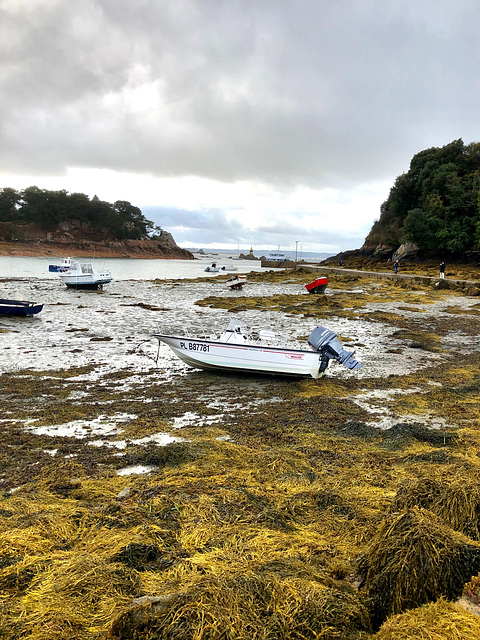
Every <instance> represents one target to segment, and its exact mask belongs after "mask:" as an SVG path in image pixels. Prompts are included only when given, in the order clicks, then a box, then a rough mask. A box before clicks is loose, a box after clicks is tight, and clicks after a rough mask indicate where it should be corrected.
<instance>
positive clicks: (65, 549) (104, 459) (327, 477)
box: [0, 268, 480, 640]
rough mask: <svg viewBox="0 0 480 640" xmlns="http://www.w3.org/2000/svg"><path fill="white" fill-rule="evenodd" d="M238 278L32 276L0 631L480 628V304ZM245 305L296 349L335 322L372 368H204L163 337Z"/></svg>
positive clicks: (331, 634) (16, 350)
mask: <svg viewBox="0 0 480 640" xmlns="http://www.w3.org/2000/svg"><path fill="white" fill-rule="evenodd" d="M459 269H460V268H459ZM459 269H458V270H459ZM227 277H228V276H220V277H212V278H202V279H201V280H199V279H197V280H195V279H192V280H182V281H175V280H169V281H167V280H158V281H157V280H156V281H143V282H139V281H137V282H135V281H123V282H117V283H112V286H111V287H110V286H109V287H108V288H107V287H106V288H105V290H104V291H101V292H80V291H67V290H65V289H62V288H60V287H59V286H58V283H57V282H56V281H42V280H38V281H36V282H35V283H34V285H33V291H34V293H35V294H36V296H37V298H40V299H41V300H43V301H45V307H44V310H43V311H42V313H41V314H40V315H39V316H38V317H34V318H20V319H1V320H0V340H1V341H2V347H3V348H2V361H1V363H0V372H1V376H0V399H1V405H2V408H3V411H2V415H1V416H0V428H1V432H2V438H1V441H0V491H1V504H0V531H1V533H2V535H1V538H0V586H1V595H0V635H1V636H2V637H5V638H11V639H15V640H16V639H17V638H18V639H20V638H22V640H23V639H29V640H40V639H41V640H50V639H51V640H53V639H62V640H67V639H69V640H70V639H72V638H75V639H79V640H100V639H103V640H106V639H107V638H108V639H110V640H126V639H127V638H128V639H136V640H147V639H148V640H160V639H164V638H166V639H172V640H177V639H178V640H187V639H193V638H198V639H200V638H203V639H209V640H210V639H211V640H217V639H218V640H220V639H222V640H223V639H231V640H233V639H236V640H250V639H251V638H256V639H258V640H277V639H279V638H283V639H285V640H287V639H288V640H289V639H295V640H300V639H310V638H312V639H313V638H322V639H323V640H326V639H327V640H328V639H330V638H331V639H342V640H347V639H348V640H366V639H373V638H375V639H376V640H389V639H397V638H398V639H400V638H402V639H407V640H408V639H413V638H428V637H442V638H445V639H446V640H449V639H450V638H458V637H461V638H462V639H464V640H470V639H472V640H473V638H478V637H479V635H480V617H479V616H478V615H477V614H476V611H477V606H478V604H479V603H480V577H479V575H480V482H479V480H478V478H479V472H480V457H479V455H480V417H479V416H480V343H479V340H478V336H479V329H480V303H479V300H480V298H478V297H475V296H471V297H467V296H465V295H464V292H462V291H460V290H454V289H452V290H448V289H441V290H437V289H435V288H434V287H433V285H432V286H426V285H418V284H415V283H413V282H411V281H406V280H402V279H399V280H398V281H391V280H381V279H376V278H374V277H372V278H371V279H366V278H358V277H355V275H351V274H348V275H343V274H339V275H337V274H335V275H332V276H331V277H329V287H328V289H327V293H326V295H320V296H316V295H309V294H307V293H306V291H305V289H304V284H305V283H306V282H308V281H310V280H311V279H312V278H311V276H309V275H308V274H306V273H302V272H301V271H299V272H294V271H289V272H283V271H282V272H279V271H275V272H274V271H272V272H265V273H263V272H257V273H251V274H248V276H247V285H246V286H245V288H244V290H243V291H240V292H231V291H228V290H226V288H225V286H224V282H225V280H226V279H227ZM2 285H3V289H4V292H5V297H17V298H19V297H23V298H28V299H32V283H31V282H29V283H26V282H24V281H16V282H15V281H12V280H9V281H4V282H2ZM14 293H15V295H13V294H14ZM231 314H237V315H238V317H239V318H241V319H242V320H243V321H244V322H245V324H247V325H248V326H250V327H253V328H257V329H258V328H269V329H270V328H271V329H274V330H275V331H276V332H278V333H281V334H284V335H285V336H287V337H288V338H291V339H293V340H296V341H298V343H299V344H302V343H304V344H305V343H306V338H307V337H308V335H309V333H310V331H311V330H312V329H313V327H314V326H317V325H325V326H327V327H328V328H330V329H332V330H334V331H335V332H336V333H337V334H338V335H339V337H340V339H341V340H342V342H343V344H344V346H345V348H347V349H352V350H353V349H355V350H356V354H357V357H358V359H359V360H360V361H361V362H362V363H363V365H364V366H363V368H362V369H360V370H358V371H356V372H351V371H347V370H345V369H343V368H342V367H341V366H340V365H337V364H335V363H333V364H332V365H331V366H330V367H329V368H328V369H327V372H326V375H325V376H324V377H322V378H320V379H319V380H313V379H312V380H291V379H282V378H270V377H255V376H247V375H243V376H242V375H221V374H213V373H208V372H203V371H196V370H193V369H190V368H188V367H187V366H186V365H184V364H183V363H181V362H180V361H178V360H177V359H176V358H175V356H173V354H172V353H171V352H170V351H169V350H168V348H166V347H160V348H159V347H158V343H156V341H155V340H154V339H153V340H152V338H151V335H152V334H153V333H155V332H156V331H158V330H159V329H161V330H162V332H164V333H178V332H179V331H182V330H183V331H184V330H186V329H188V331H189V332H190V333H192V334H195V333H201V334H203V335H205V334H208V333H214V332H216V331H219V330H222V329H223V328H224V327H225V326H226V325H227V324H228V321H229V318H230V317H231ZM435 633H436V634H437V636H435ZM422 634H423V635H422ZM429 634H430V635H429ZM449 634H450V635H449ZM455 634H457V635H455Z"/></svg>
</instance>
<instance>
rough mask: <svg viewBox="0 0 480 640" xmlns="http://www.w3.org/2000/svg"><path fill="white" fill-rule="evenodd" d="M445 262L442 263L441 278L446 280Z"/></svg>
mask: <svg viewBox="0 0 480 640" xmlns="http://www.w3.org/2000/svg"><path fill="white" fill-rule="evenodd" d="M445 266H446V265H445V262H444V261H443V260H442V262H440V278H445Z"/></svg>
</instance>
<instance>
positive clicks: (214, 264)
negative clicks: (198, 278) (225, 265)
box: [205, 262, 220, 273]
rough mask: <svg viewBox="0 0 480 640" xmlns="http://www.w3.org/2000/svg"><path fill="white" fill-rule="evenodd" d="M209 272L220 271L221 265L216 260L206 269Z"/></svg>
mask: <svg viewBox="0 0 480 640" xmlns="http://www.w3.org/2000/svg"><path fill="white" fill-rule="evenodd" d="M205 271H206V272H207V273H218V272H219V271H220V267H219V266H218V265H217V263H216V262H212V264H211V265H210V266H209V267H207V268H206V269H205Z"/></svg>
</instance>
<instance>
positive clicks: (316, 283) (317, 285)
mask: <svg viewBox="0 0 480 640" xmlns="http://www.w3.org/2000/svg"><path fill="white" fill-rule="evenodd" d="M327 285H328V278H325V277H322V278H317V279H316V280H313V281H312V282H309V283H308V284H306V285H305V289H306V290H307V291H308V293H325V289H326V288H327Z"/></svg>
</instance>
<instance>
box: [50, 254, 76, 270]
mask: <svg viewBox="0 0 480 640" xmlns="http://www.w3.org/2000/svg"><path fill="white" fill-rule="evenodd" d="M71 266H72V258H63V260H62V262H61V264H49V265H48V270H49V271H50V272H51V273H60V272H64V271H68V269H70V267H71Z"/></svg>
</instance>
